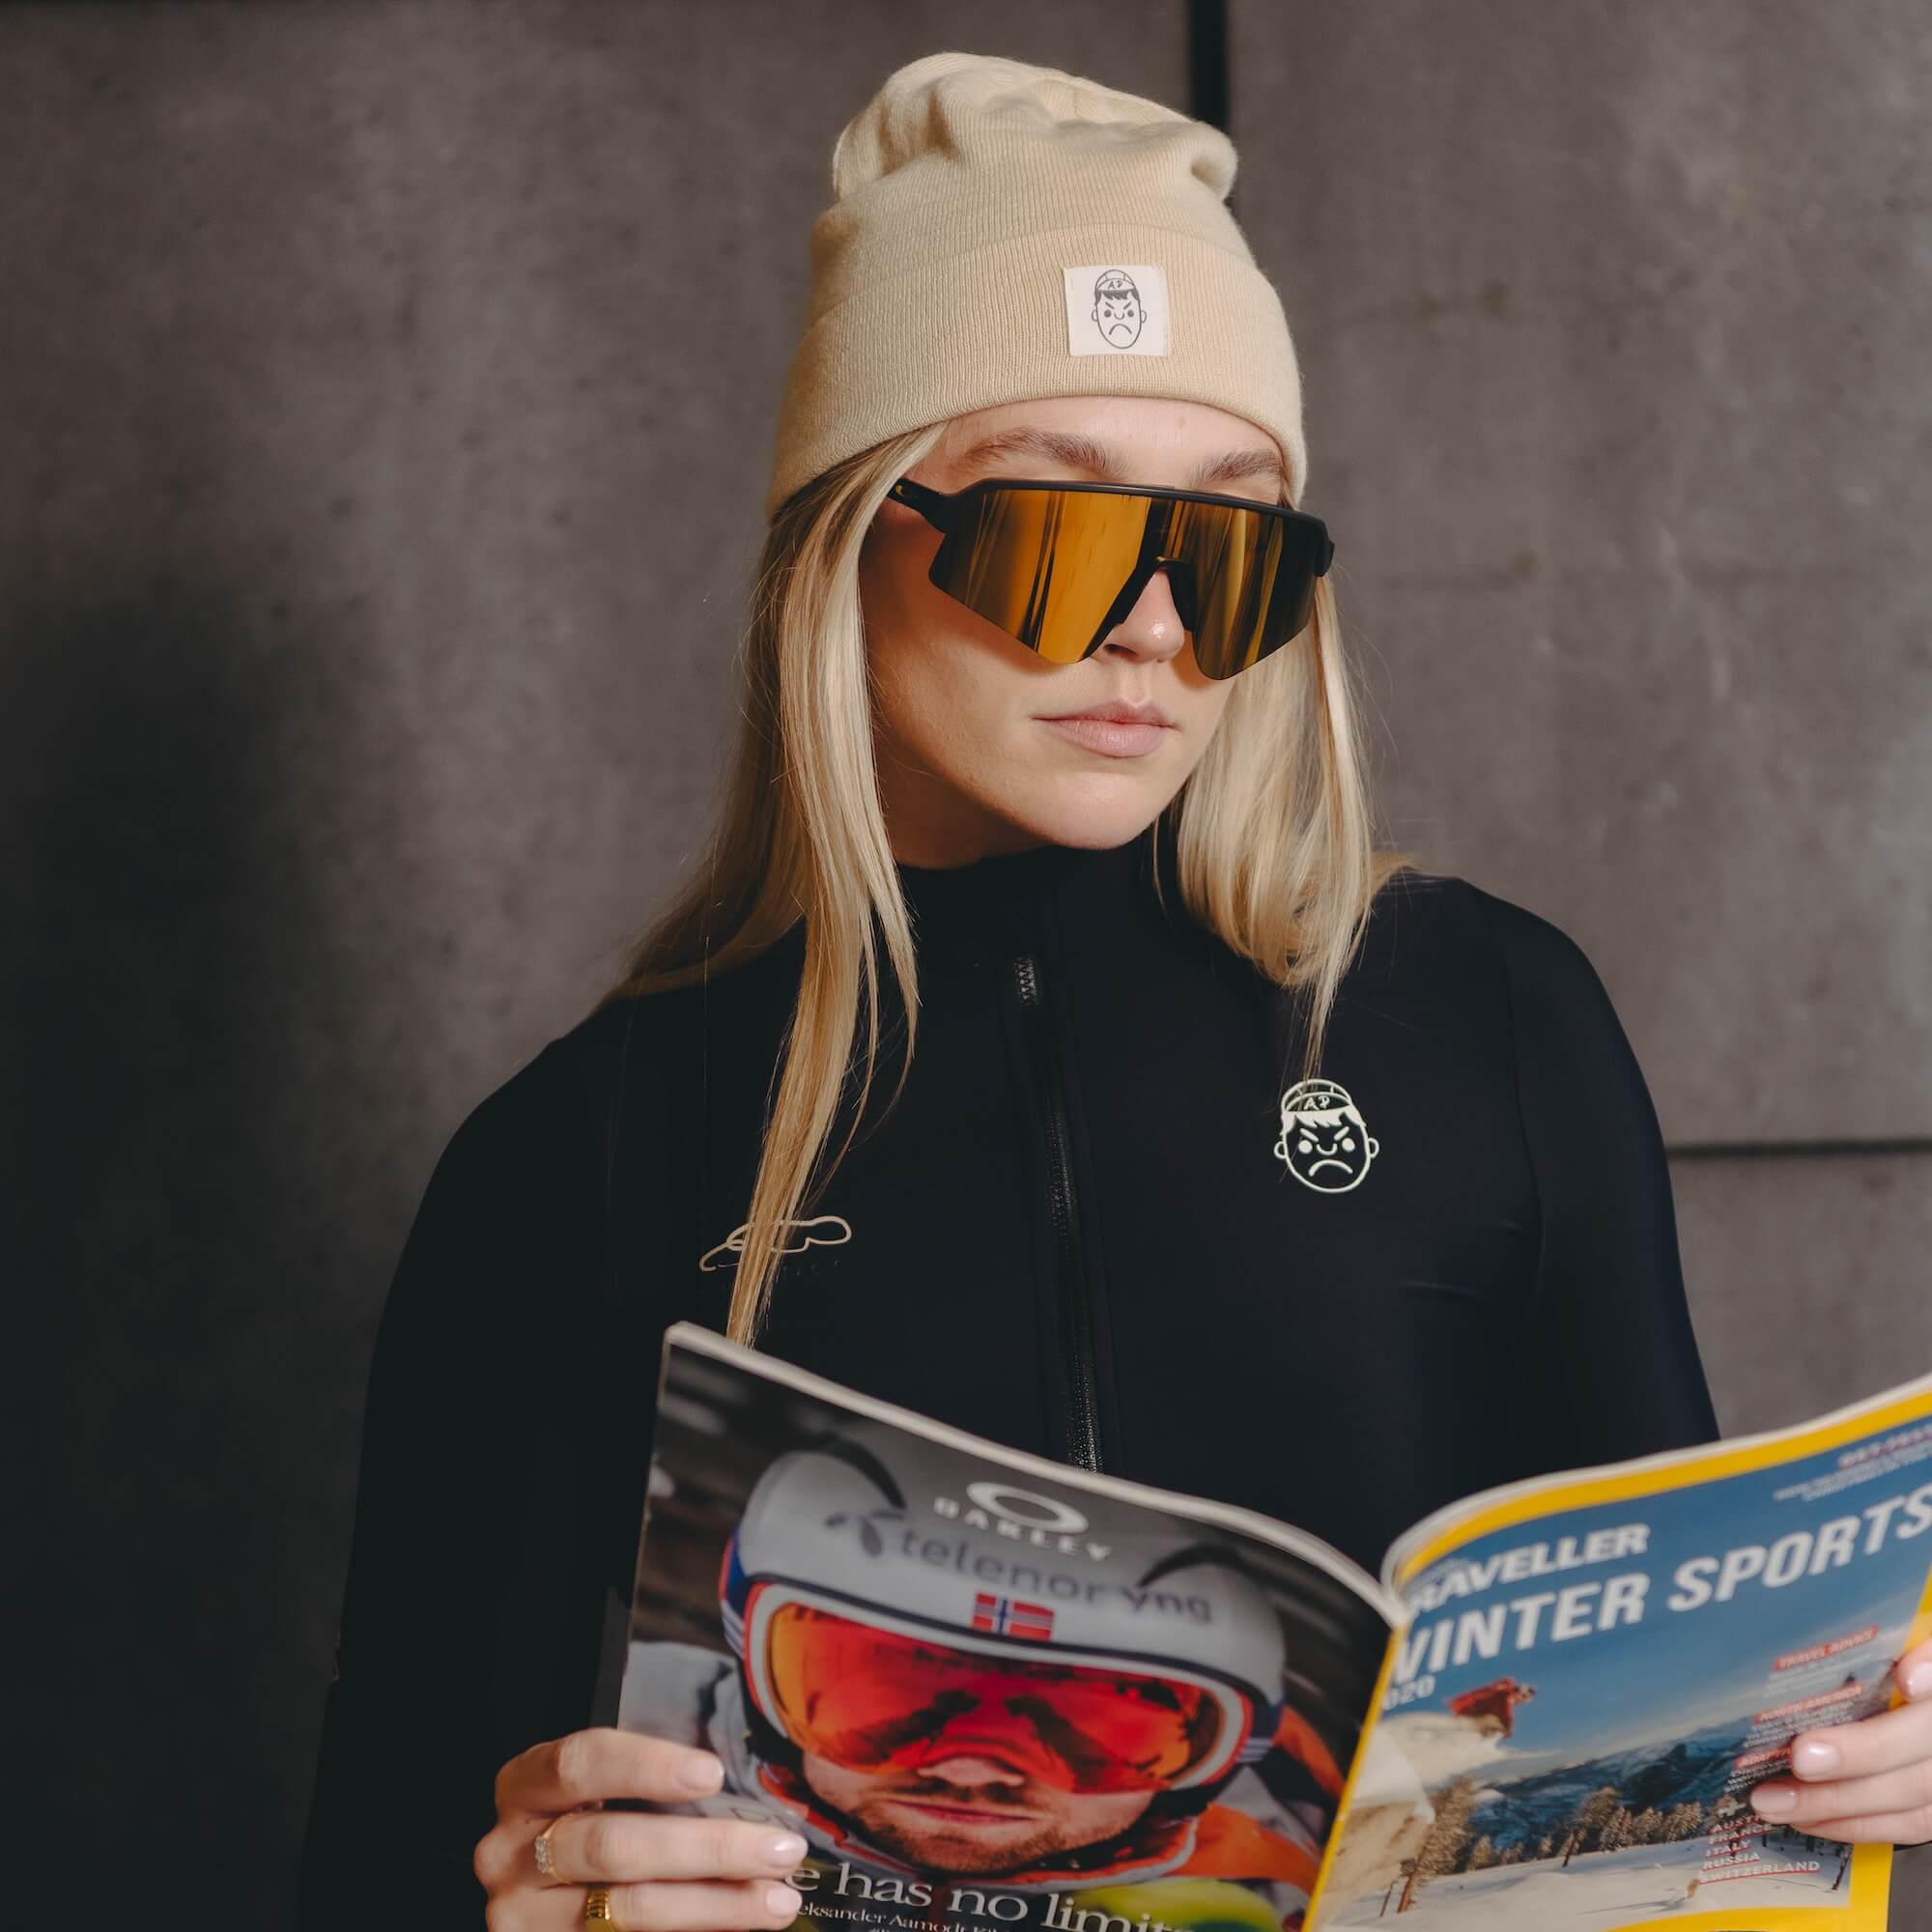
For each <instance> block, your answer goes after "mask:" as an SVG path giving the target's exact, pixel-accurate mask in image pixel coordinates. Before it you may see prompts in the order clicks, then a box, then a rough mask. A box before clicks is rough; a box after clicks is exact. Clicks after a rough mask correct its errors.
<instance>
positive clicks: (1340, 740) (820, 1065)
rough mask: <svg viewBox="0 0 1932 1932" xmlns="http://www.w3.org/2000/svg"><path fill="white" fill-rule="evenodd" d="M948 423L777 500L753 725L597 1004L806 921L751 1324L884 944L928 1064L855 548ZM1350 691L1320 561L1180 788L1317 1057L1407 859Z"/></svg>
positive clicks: (773, 1121) (753, 636) (1253, 956)
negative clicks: (687, 858)
mask: <svg viewBox="0 0 1932 1932" xmlns="http://www.w3.org/2000/svg"><path fill="white" fill-rule="evenodd" d="M945 429H946V425H945V424H944V423H933V424H929V425H927V426H926V427H924V428H923V429H918V430H914V431H911V432H909V433H908V434H906V435H903V436H898V437H894V438H892V439H891V440H887V441H885V442H881V443H878V444H875V445H874V446H873V447H872V448H870V449H867V450H864V451H861V452H860V454H859V455H857V456H854V457H851V458H848V459H847V460H846V461H844V462H842V463H839V464H838V465H835V466H834V467H833V468H832V469H828V470H826V471H825V472H824V473H823V474H822V475H820V476H819V477H817V478H815V479H814V480H813V481H812V482H811V483H810V484H809V485H807V486H806V488H804V489H803V490H801V491H799V492H798V493H797V494H796V495H795V496H793V497H791V498H790V499H789V500H787V501H786V502H785V503H783V504H781V506H780V508H779V510H778V513H777V514H776V516H775V517H774V518H773V520H772V523H771V526H770V528H769V530H768V531H767V532H766V536H765V541H764V545H763V549H762V552H761V554H760V557H759V561H758V570H757V577H756V582H755V585H754V588H753V599H752V611H751V616H750V623H749V626H748V629H747V631H746V635H745V639H744V645H743V653H742V656H743V678H744V693H743V700H742V712H743V723H742V726H741V729H740V734H739V740H738V746H737V751H736V754H735V758H734V761H733V766H732V771H731V775H730V779H729V782H728V786H727V790H726V794H725V805H724V810H723V812H722V815H721V817H720V820H719V824H718V828H717V831H716V833H715V835H714V836H713V838H712V842H711V847H710V851H709V854H708V856H707V858H706V861H705V863H704V864H703V865H701V866H700V867H698V868H697V870H696V874H695V875H694V876H693V878H692V879H690V880H689V881H688V882H687V883H686V885H685V886H684V888H683V889H682V890H681V891H680V893H679V894H678V895H677V896H676V898H675V899H674V901H673V902H672V904H671V906H670V908H669V910H668V912H667V913H666V914H665V915H664V916H663V918H661V919H660V920H659V921H658V922H657V923H655V924H654V925H653V926H652V927H651V928H650V929H649V930H648V931H647V932H646V933H645V935H644V937H643V938H642V939H641V940H640V941H639V944H638V945H637V947H636V948H635V950H634V951H633V952H632V953H631V955H630V958H629V960H628V962H627V965H626V969H625V973H624V977H623V978H622V980H620V981H619V983H618V984H617V985H615V986H613V987H612V988H611V991H610V992H608V993H607V994H606V995H605V996H604V999H603V1001H602V1002H601V1003H600V1004H602V1005H609V1004H610V1003H611V1001H612V1000H618V999H624V998H629V997H633V996H636V995H640V994H646V993H653V992H661V991H666V990H668V989H669V988H672V987H675V986H684V985H689V984H692V983H693V982H695V981H697V980H703V979H705V978H706V977H707V976H708V975H710V974H713V973H717V972H721V971H725V970H728V969H729V968H731V967H733V966H738V965H742V964H744V963H745V962H747V961H748V960H750V959H753V958H754V957H755V956H756V955H757V954H759V953H760V952H764V951H765V950H766V949H767V948H768V947H770V946H772V945H773V944H774V943H775V942H776V941H778V940H779V939H781V937H783V935H784V934H785V933H786V932H788V931H789V930H790V929H791V927H792V926H793V925H794V924H795V923H797V922H798V921H800V920H803V921H804V922H805V960H804V969H803V974H802V977H801V980H800V983H799V989H798V998H797V1003H796V1005H795V1007H794V1009H793V1011H792V1016H791V1021H790V1024H789V1026H788V1028H787V1030H786V1033H785V1038H784V1044H783V1048H782V1051H781V1061H782V1069H783V1070H782V1074H781V1077H780V1079H779V1082H778V1089H777V1093H776V1095H775V1096H774V1098H773V1100H772V1102H771V1107H770V1114H769V1118H768V1120H767V1122H766V1126H765V1132H764V1142H763V1147H762V1150H761V1152H760V1156H759V1161H758V1171H757V1178H756V1180H755V1182H754V1183H753V1190H752V1202H751V1209H750V1212H749V1215H748V1217H747V1220H746V1225H745V1245H744V1248H743V1251H742V1253H741V1255H740V1257H739V1261H738V1269H737V1279H736V1283H735V1286H734V1288H733V1291H732V1295H731V1307H730V1314H729V1317H728V1320H727V1332H728V1333H729V1334H730V1335H731V1336H733V1337H734V1338H735V1339H737V1340H739V1341H743V1342H753V1341H754V1340H755V1339H756V1336H757V1334H758V1331H759V1329H760V1327H761V1325H762V1323H763V1320H764V1316H765V1312H766V1309H767V1308H768V1306H769V1304H770V1297H771V1292H772V1286H773V1283H774V1280H775V1278H776V1276H777V1273H778V1269H779V1264H780V1262H781V1258H782V1241H781V1233H782V1229H783V1226H784V1224H785V1223H786V1222H787V1221H789V1220H792V1219H794V1218H797V1217H798V1216H799V1215H801V1214H802V1213H804V1212H807V1211H809V1208H810V1204H811V1203H812V1202H814V1201H815V1200H816V1199H817V1197H818V1196H819V1195H820V1194H821V1193H822V1192H823V1189H824V1187H825V1184H826V1182H827V1181H828V1180H829V1179H831V1176H832V1173H833V1170H834V1169H835V1168H836V1167H837V1165H838V1161H839V1159H840V1158H841V1157H842V1156H843V1154H844V1152H845V1149H846V1147H847V1146H848V1145H849V1144H850V1140H851V1134H852V1128H851V1127H848V1128H847V1131H846V1134H845V1136H844V1139H843V1140H841V1142H840V1143H839V1145H838V1147H837V1148H836V1149H833V1148H830V1146H829V1143H830V1139H831V1129H832V1125H833V1122H834V1120H835V1118H836V1116H837V1114H838V1106H839V1097H840V1095H841V1094H842V1093H843V1092H844V1090H845V1087H846V1084H847V1082H848V1079H849V1078H850V1077H851V1076H852V1074H853V1072H854V1070H855V1065H856V1067H857V1071H858V1087H857V1104H856V1106H855V1107H854V1108H853V1110H852V1121H853V1122H854V1123H855V1124H856V1122H857V1121H858V1119H859V1118H860V1115H861V1113H862V1112H863V1109H864V1104H865V1099H866V1095H867V1093H869V1091H870V1088H871V1083H872V1079H873V1075H874V1072H875V1070H876V1065H877V1060H878V1049H879V1019H878V1015H879V992H880V984H881V980H880V975H881V971H882V966H881V960H880V956H879V955H880V951H881V948H883V951H884V953H885V963H886V964H887V965H889V966H890V968H891V971H892V974H893V976H894V979H895V981H896V984H897V988H898V993H899V996H900V1002H901V1004H902V1007H903V1010H904V1016H905V1018H904V1026H905V1047H904V1055H903V1058H902V1059H901V1062H900V1069H899V1083H900V1086H903V1083H904V1079H905V1072H906V1068H907V1067H908V1066H909V1065H910V1063H911V1058H912V1051H913V1039H914V1034H915V1031H916V1022H917V1016H918V1010H919V997H918V970H917V961H916V958H915V954H914V951H913V936H912V924H911V921H910V918H909V916H908V913H907V909H906V905H905V901H904V897H903V895H902V894H901V891H900V887H899V879H898V873H897V870H896V867H895V862H894V857H893V850H892V845H891V842H890V840H889V838H888V837H887V831H886V822H885V816H884V812H883V810H882V809H881V806H880V802H879V792H878V784H877V780H876V776H875V773H874V768H873V750H872V705H871V687H870V680H869V675H868V669H867V653H866V640H865V626H864V620H863V615H862V611H861V607H860V596H859V554H860V550H861V547H862V546H863V544H864V542H865V538H866V532H867V528H868V527H869V526H870V524H871V521H872V517H873V514H874V512H875V511H876V510H877V509H878V508H879V505H880V504H881V503H882V502H883V501H884V499H885V496H886V493H887V491H888V490H890V489H891V488H892V486H893V484H894V483H895V481H896V480H897V479H898V478H899V477H900V476H903V475H904V474H905V473H906V471H907V470H908V469H912V468H913V467H914V466H915V465H916V464H918V463H919V462H920V460H921V459H922V458H923V457H924V456H925V455H926V454H927V453H928V452H929V451H930V450H931V449H932V448H933V447H934V445H935V444H936V443H937V442H938V441H939V440H940V438H941V437H942V435H943V434H944V433H945ZM1356 710H1357V699H1356V696H1355V693H1354V689H1353V680H1352V677H1351V675H1350V670H1349V668H1348V666H1347V664H1346V662H1345V660H1344V657H1343V653H1342V644H1341V633H1340V628H1339V625H1338V622H1337V618H1336V613H1335V603H1334V595H1333V592H1332V590H1331V588H1330V586H1329V582H1328V580H1327V579H1326V578H1325V577H1324V578H1321V579H1320V580H1318V582H1317V586H1316V599H1315V611H1314V617H1313V620H1312V623H1311V626H1310V631H1309V634H1308V635H1307V637H1306V638H1305V639H1303V640H1302V641H1301V642H1299V643H1297V644H1294V645H1293V646H1290V647H1288V648H1286V649H1283V650H1280V651H1277V652H1276V653H1275V654H1274V655H1273V656H1272V657H1270V658H1268V659H1266V660H1264V662H1263V663H1261V664H1259V665H1256V666H1254V667H1253V668H1250V669H1248V670H1246V671H1243V672H1242V673H1241V674H1240V675H1239V676H1238V677H1236V679H1235V680H1234V687H1233V689H1232V690H1231V691H1230V693H1229V695H1228V700H1227V703H1226V705H1225V707H1224V708H1223V711H1222V714H1221V718H1220V722H1219V724H1218V725H1216V727H1215V731H1214V735H1213V737H1212V738H1211V739H1210V740H1209V742H1208V749H1207V751H1206V753H1204V754H1203V756H1202V758H1201V761H1200V763H1199V764H1198V765H1197V766H1196V768H1195V770H1194V771H1193V773H1192V774H1191V775H1190V776H1189V778H1188V780H1187V781H1186V782H1185V783H1184V784H1183V785H1182V786H1181V788H1180V790H1179V793H1178V794H1177V796H1176V798H1175V800H1174V801H1173V803H1172V804H1171V805H1170V806H1169V807H1168V810H1169V811H1170V812H1173V813H1175V814H1176V815H1177V816H1176V825H1175V831H1176V841H1177V842H1176V853H1177V859H1178V869H1179V880H1178V884H1179V890H1180V895H1181V898H1182V901H1183V903H1184V904H1185V906H1186V907H1187V909H1188V911H1189V912H1190V913H1191V914H1192V915H1193V916H1194V918H1195V919H1197V920H1198V921H1199V922H1200V923H1202V924H1204V925H1205V926H1207V927H1208V929H1209V930H1210V931H1212V932H1214V933H1215V934H1217V935H1218V936H1219V937H1220V939H1221V940H1222V941H1223V943H1224V944H1226V945H1227V946H1228V947H1230V948H1231V949H1232V950H1233V951H1234V952H1238V953H1240V954H1241V955H1242V956H1243V957H1244V958H1247V959H1250V960H1252V961H1253V962H1254V963H1255V965H1256V966H1257V967H1259V968H1260V969H1261V970H1262V972H1264V974H1265V975H1266V976H1267V977H1268V978H1269V979H1271V980H1274V981H1275V982H1276V983H1277V984H1279V985H1281V986H1283V987H1287V988H1292V989H1294V990H1295V994H1296V997H1297V998H1298V999H1299V1000H1300V1001H1301V1002H1302V1005H1303V1009H1304V1014H1305V1023H1306V1042H1307V1044H1306V1051H1305V1054H1304V1057H1303V1066H1302V1072H1303V1077H1311V1076H1313V1074H1314V1073H1315V1071H1316V1068H1317V1066H1318V1065H1319V1064H1320V1060H1321V1042H1322V1038H1323V1036H1324V1034H1325V1032H1326V1028H1327V1021H1328V1015H1329V1011H1330V1009H1331V1008H1332V1006H1333V1004H1334V999H1335V991H1336V988H1337V986H1338V985H1339V983H1340V981H1341V980H1342V977H1343V975H1344V973H1345V972H1346V971H1347V970H1348V967H1349V964H1350V960H1351V959H1352V958H1353V957H1354V954H1355V952H1356V949H1357V948H1358V947H1359V945H1360V943H1361V938H1362V934H1363V931H1364V930H1365V928H1366V926H1367V923H1368V918H1369V910H1370V906H1371V904H1372V902H1373V900H1374V898H1375V895H1376V894H1377V893H1378V891H1379V890H1380V889H1381V887H1382V885H1383V883H1384V882H1385V881H1386V880H1387V879H1388V878H1389V877H1390V876H1392V875H1393V874H1394V873H1395V872H1397V871H1400V870H1403V869H1407V868H1411V862H1410V861H1409V860H1408V859H1407V858H1406V857H1405V856H1403V855H1402V854H1399V853H1394V852H1383V851H1378V850H1377V849H1376V846H1375V840H1374V832H1373V827H1372V822H1371V812H1370V807H1369V800H1368V784H1367V778H1366V773H1365V769H1364V760H1363V754H1362V747H1361V744H1360V738H1359V727H1358V725H1357V723H1356ZM1156 889H1157V890H1159V889H1160V882H1159V881H1158V880H1156ZM862 1033H863V1038H864V1045H865V1052H864V1056H863V1061H862V1062H861V1061H860V1059H859V1056H858V1054H857V1051H856V1046H857V1039H858V1037H860V1036H861V1035H862ZM896 1094H897V1090H896V1089H895V1096H894V1097H896Z"/></svg>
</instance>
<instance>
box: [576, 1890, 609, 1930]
mask: <svg viewBox="0 0 1932 1932" xmlns="http://www.w3.org/2000/svg"><path fill="white" fill-rule="evenodd" d="M583 1922H584V1924H586V1925H614V1924H616V1922H617V1915H616V1914H615V1913H614V1912H612V1911H611V1888H610V1887H609V1886H608V1885H593V1886H592V1887H591V1888H590V1889H589V1891H588V1892H587V1893H586V1894H585V1896H584V1900H583Z"/></svg>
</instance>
